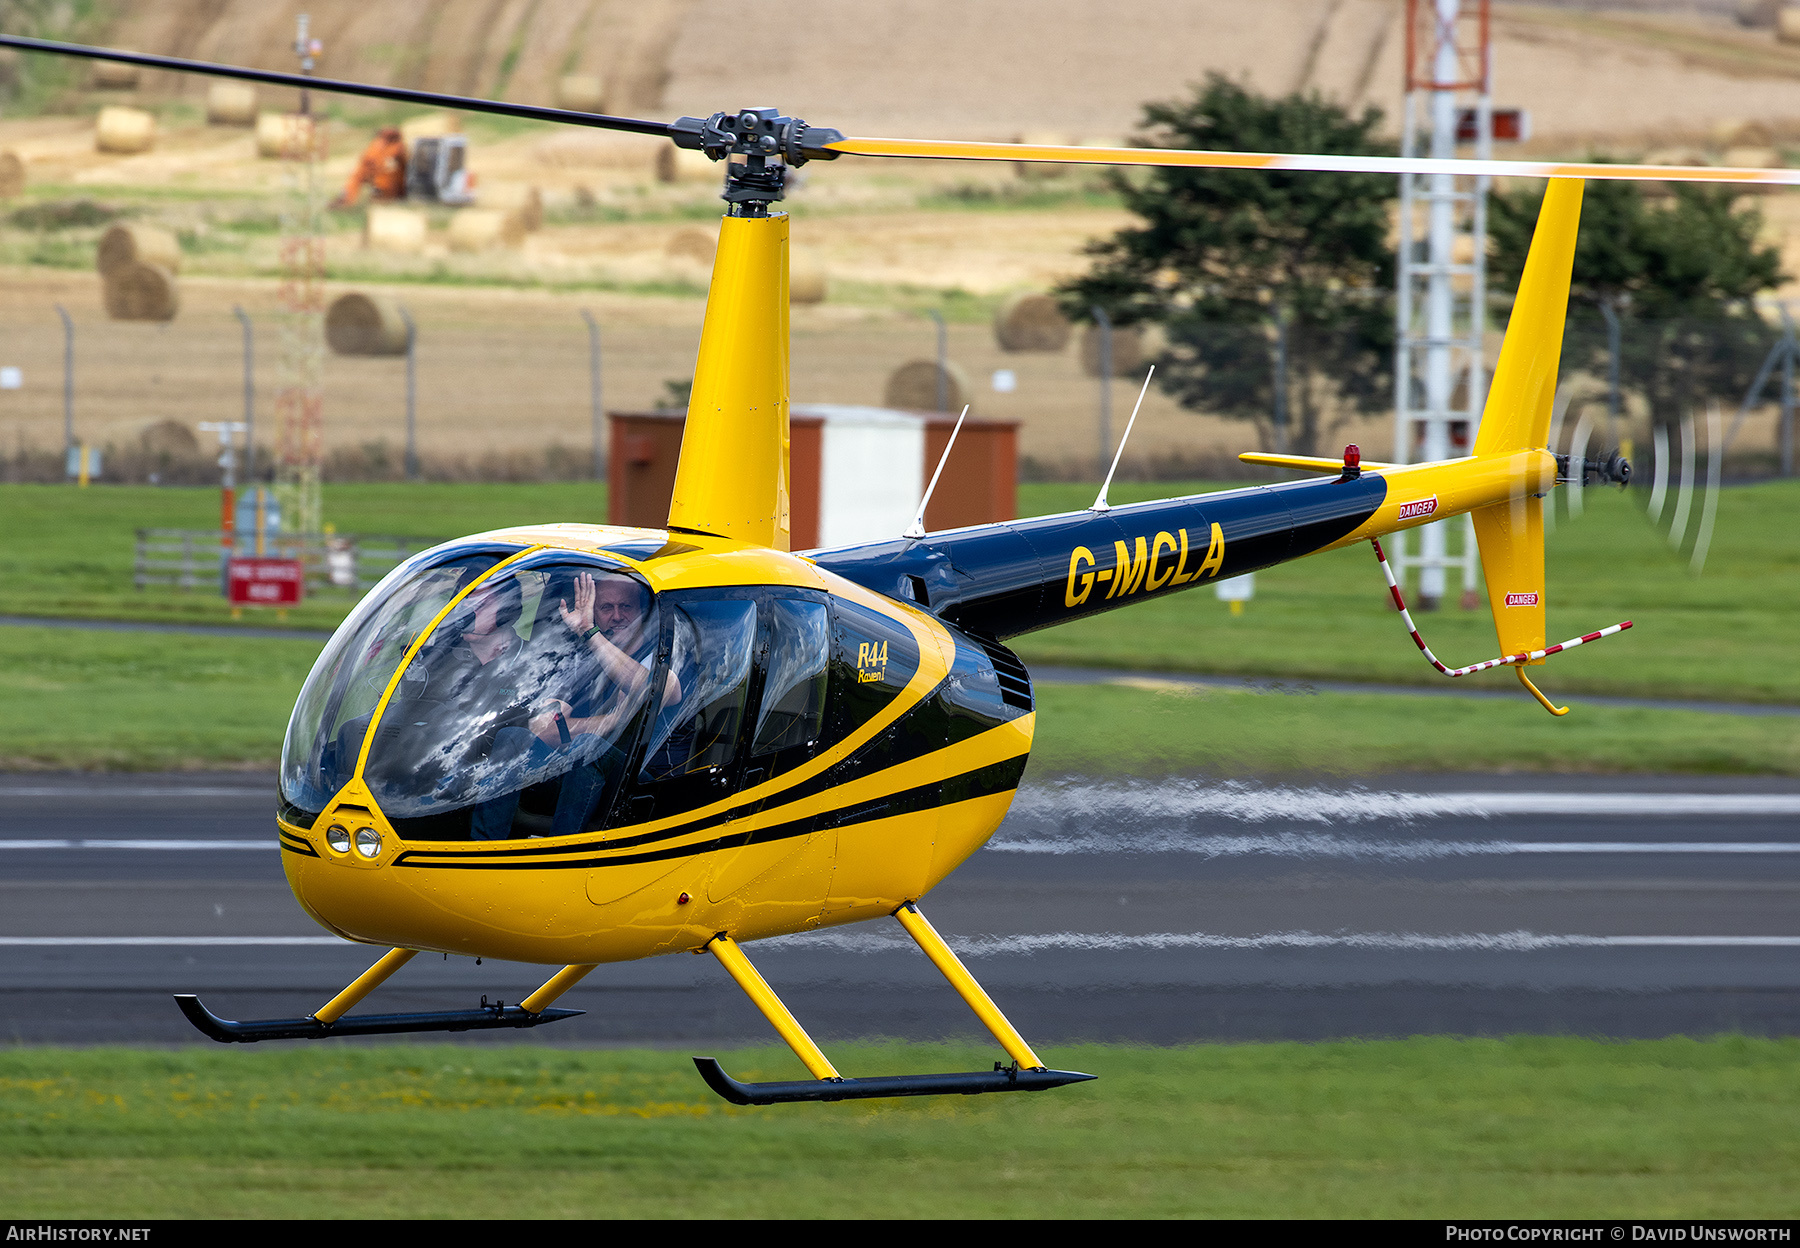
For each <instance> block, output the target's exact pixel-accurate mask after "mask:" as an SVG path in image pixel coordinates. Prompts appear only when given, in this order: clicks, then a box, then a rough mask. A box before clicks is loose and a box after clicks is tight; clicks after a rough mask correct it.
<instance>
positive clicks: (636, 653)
mask: <svg viewBox="0 0 1800 1248" xmlns="http://www.w3.org/2000/svg"><path fill="white" fill-rule="evenodd" d="M544 592H545V596H546V597H549V596H550V595H551V594H555V595H556V598H555V601H556V603H557V613H558V615H560V616H561V618H562V622H563V626H564V627H565V628H567V629H568V630H569V632H570V633H572V634H573V635H574V637H575V639H576V641H577V642H578V644H579V645H581V646H582V647H583V649H584V654H583V657H584V658H585V659H586V660H587V661H586V662H584V663H581V664H579V669H580V675H579V677H578V678H577V679H576V680H574V681H571V682H570V685H569V688H570V690H571V699H570V700H568V701H565V700H562V699H556V700H554V702H553V703H552V705H550V706H549V707H548V708H547V709H545V710H544V711H542V712H541V713H540V714H538V715H537V716H536V717H535V718H534V719H533V720H532V721H531V730H532V732H533V733H535V734H536V735H537V737H538V739H539V740H541V741H543V742H544V744H546V745H549V746H556V745H559V744H567V739H568V737H570V736H574V735H577V734H581V733H594V734H598V735H601V736H606V737H610V736H612V735H613V733H614V732H616V731H617V729H618V727H619V726H620V722H621V721H622V720H623V718H624V717H625V716H626V715H627V714H629V713H630V712H631V711H632V710H635V709H636V707H637V706H638V704H639V702H640V700H641V698H642V695H643V693H644V691H645V689H647V688H648V687H649V684H650V671H651V668H652V667H653V666H654V664H655V660H656V638H655V636H653V635H651V634H652V630H651V629H650V628H649V627H648V623H649V621H648V610H649V606H650V591H649V590H648V589H646V588H645V587H644V586H643V585H640V584H639V583H638V582H637V581H634V580H632V579H631V578H630V577H624V576H609V575H607V574H606V573H601V574H600V576H599V577H598V578H596V577H595V576H594V575H593V574H592V573H590V572H582V573H578V574H576V575H575V576H572V577H571V576H568V575H566V574H565V575H563V576H559V577H557V578H556V579H555V580H553V581H552V583H551V584H549V585H547V586H546V587H545V591H544ZM571 598H572V599H573V602H571V601H570V600H571ZM670 683H671V684H672V685H673V686H674V688H673V696H675V697H679V696H680V686H679V682H677V681H675V680H674V678H673V676H671V678H670ZM578 686H579V687H578ZM559 717H560V718H561V719H562V723H560V724H559V723H557V720H558V718H559Z"/></svg>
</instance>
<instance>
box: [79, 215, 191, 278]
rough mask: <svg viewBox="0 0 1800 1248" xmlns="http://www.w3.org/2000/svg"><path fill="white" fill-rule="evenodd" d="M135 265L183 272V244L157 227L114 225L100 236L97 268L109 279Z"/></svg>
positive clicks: (96, 253)
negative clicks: (147, 265)
mask: <svg viewBox="0 0 1800 1248" xmlns="http://www.w3.org/2000/svg"><path fill="white" fill-rule="evenodd" d="M132 264H154V265H158V266H160V267H162V268H165V269H167V270H168V271H169V272H171V273H179V272H181V244H180V243H179V242H177V241H176V239H175V236H174V235H173V234H171V233H169V232H168V231H167V230H159V229H157V228H156V227H155V226H154V225H114V226H109V227H108V228H107V231H106V233H104V234H102V235H101V236H100V246H99V247H98V248H97V249H96V250H95V253H94V267H95V268H96V269H98V270H99V271H100V276H101V277H110V276H112V275H113V274H114V273H116V272H118V271H119V270H120V269H123V268H125V267H126V266H127V265H132Z"/></svg>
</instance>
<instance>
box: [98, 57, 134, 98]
mask: <svg viewBox="0 0 1800 1248" xmlns="http://www.w3.org/2000/svg"><path fill="white" fill-rule="evenodd" d="M88 84H89V85H90V86H92V87H95V88H97V89H98V90H101V91H135V90H137V85H138V67H137V66H136V65H127V64H126V63H125V62H123V61H95V62H94V65H93V68H92V69H91V70H89V71H88Z"/></svg>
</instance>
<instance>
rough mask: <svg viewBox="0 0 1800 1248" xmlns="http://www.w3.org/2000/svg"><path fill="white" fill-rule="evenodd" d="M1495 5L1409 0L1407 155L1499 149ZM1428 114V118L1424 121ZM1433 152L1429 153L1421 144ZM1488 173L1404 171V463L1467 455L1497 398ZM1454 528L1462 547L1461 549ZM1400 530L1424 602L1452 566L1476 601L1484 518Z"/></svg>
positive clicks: (1482, 155) (1400, 560) (1399, 349)
mask: <svg viewBox="0 0 1800 1248" xmlns="http://www.w3.org/2000/svg"><path fill="white" fill-rule="evenodd" d="M1491 71H1492V55H1491V51H1490V46H1489V42H1488V0H1407V4H1406V110H1405V122H1404V125H1403V128H1402V132H1401V154H1402V155H1405V156H1422V155H1430V156H1432V157H1434V158H1437V159H1446V160H1447V159H1453V158H1455V157H1456V156H1458V155H1459V154H1464V153H1459V152H1458V150H1457V149H1458V145H1459V143H1460V144H1463V145H1467V146H1472V147H1473V151H1472V152H1467V154H1469V155H1473V156H1474V157H1476V158H1477V159H1479V160H1487V159H1489V158H1490V157H1491V156H1492V154H1493V139H1494V127H1493V114H1494V110H1493V102H1492V96H1491V95H1490V93H1489V80H1490V78H1491ZM1421 114H1423V116H1421ZM1422 148H1426V149H1428V150H1421V149H1422ZM1487 196H1488V179H1487V178H1485V177H1458V176H1456V175H1454V174H1447V173H1434V174H1427V175H1418V174H1404V173H1403V174H1401V175H1400V256H1399V260H1400V263H1399V282H1398V286H1399V291H1398V293H1399V300H1398V309H1397V321H1398V330H1399V333H1398V335H1397V340H1396V342H1395V347H1394V390H1395V402H1394V462H1395V463H1400V464H1410V463H1418V462H1422V461H1426V460H1441V459H1450V458H1452V457H1454V456H1458V455H1467V454H1468V453H1469V450H1470V448H1471V447H1472V446H1474V443H1475V429H1476V426H1477V425H1478V424H1479V423H1480V421H1481V409H1482V405H1483V404H1484V402H1485V401H1486V397H1487V373H1486V369H1485V368H1484V366H1483V361H1482V347H1483V342H1482V339H1483V336H1484V335H1485V333H1486V331H1487V315H1486V313H1487V272H1486V269H1487V265H1486V260H1487ZM1452 527H1454V528H1456V529H1457V530H1458V532H1457V534H1456V538H1457V541H1456V545H1457V547H1458V553H1456V554H1451V553H1450V550H1449V547H1450V545H1451V541H1450V537H1451V534H1450V533H1449V530H1450V529H1451V528H1452ZM1416 533H1417V536H1416V538H1415V537H1414V536H1413V534H1410V533H1406V534H1396V535H1395V542H1394V544H1395V550H1394V559H1393V562H1394V563H1395V565H1396V566H1397V567H1398V568H1399V572H1400V577H1401V580H1402V582H1404V580H1405V577H1406V574H1407V572H1408V571H1409V570H1411V569H1413V568H1417V569H1418V570H1419V605H1420V607H1421V609H1423V610H1431V609H1432V608H1434V607H1436V606H1437V604H1438V602H1439V601H1441V600H1442V598H1443V597H1444V586H1445V572H1446V570H1448V569H1451V568H1456V569H1460V570H1461V572H1462V589H1463V605H1464V606H1471V605H1474V603H1473V600H1474V599H1475V585H1476V572H1477V556H1476V550H1475V529H1474V525H1473V524H1472V522H1471V521H1469V520H1468V519H1467V518H1464V519H1462V520H1449V521H1441V522H1439V523H1437V524H1431V525H1426V526H1424V527H1423V528H1421V529H1418V530H1416Z"/></svg>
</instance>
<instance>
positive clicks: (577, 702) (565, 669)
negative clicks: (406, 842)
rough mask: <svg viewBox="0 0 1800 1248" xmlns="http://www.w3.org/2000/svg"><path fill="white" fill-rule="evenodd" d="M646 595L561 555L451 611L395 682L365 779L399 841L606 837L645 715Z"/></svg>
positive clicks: (651, 616) (650, 662)
mask: <svg viewBox="0 0 1800 1248" xmlns="http://www.w3.org/2000/svg"><path fill="white" fill-rule="evenodd" d="M658 635H659V626H658V622H657V613H656V604H655V599H654V596H653V595H652V594H651V592H650V590H649V588H648V587H647V586H646V585H644V584H643V582H641V581H639V580H638V579H637V578H636V577H633V576H631V575H629V574H627V573H624V572H621V571H620V570H619V569H618V568H617V566H616V565H613V564H609V563H604V562H602V561H599V560H590V559H585V558H582V557H580V556H574V555H571V554H569V553H568V552H566V551H562V552H556V554H555V555H554V556H548V555H540V556H533V557H531V558H528V559H526V560H522V561H521V562H519V563H518V564H515V565H512V566H510V567H508V568H506V569H505V570H503V571H501V572H499V573H497V574H496V575H495V576H494V577H492V578H491V579H490V580H487V581H484V582H482V583H481V584H480V585H478V586H476V588H475V589H474V590H472V591H471V592H470V594H469V596H468V597H466V598H464V599H463V600H462V601H461V602H459V603H458V604H457V606H456V608H455V610H453V611H452V612H451V613H450V614H449V615H448V616H446V617H445V618H444V620H443V622H442V623H441V624H439V625H438V627H437V628H436V630H435V631H433V633H432V634H431V636H430V637H429V638H428V639H427V640H426V642H425V644H424V645H423V646H421V647H420V648H419V651H418V653H417V654H416V655H414V657H413V659H412V661H411V662H410V663H409V664H408V665H407V667H406V670H405V671H404V672H403V673H402V674H401V677H400V681H399V684H398V686H397V687H396V689H395V691H394V696H393V698H392V699H391V700H390V701H389V703H388V705H387V708H386V710H385V711H384V712H383V714H382V718H381V722H380V724H379V725H378V726H377V728H376V730H375V734H374V736H373V738H372V740H371V742H370V746H369V760H368V764H367V766H366V767H365V768H364V772H363V778H364V780H365V781H366V782H367V784H368V785H369V789H370V791H371V793H372V794H373V796H374V798H375V801H376V803H377V804H378V805H380V807H381V809H382V811H383V812H384V813H385V814H386V815H387V816H388V818H389V820H390V821H392V823H393V824H394V826H395V828H396V830H398V831H399V832H400V834H401V835H402V836H404V837H408V838H411V839H430V840H459V839H464V838H473V839H477V840H482V839H502V838H507V837H519V836H562V835H567V834H570V833H574V832H580V831H583V830H586V829H587V828H589V827H591V826H596V825H597V824H598V823H601V822H603V821H604V819H605V816H606V813H607V811H608V810H610V808H611V805H612V802H613V799H614V798H615V797H616V796H617V793H618V788H619V785H620V782H621V780H622V778H623V772H624V769H625V758H624V754H623V751H622V750H621V748H620V743H621V742H623V743H624V746H625V748H626V749H628V748H629V746H630V744H631V742H632V740H633V734H632V733H631V732H630V729H631V728H632V727H633V725H635V723H636V722H637V716H638V713H639V712H640V711H641V709H642V708H643V707H644V706H645V704H646V703H647V701H648V700H649V690H650V680H651V675H652V670H653V668H654V666H655V658H656V641H657V637H658Z"/></svg>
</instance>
